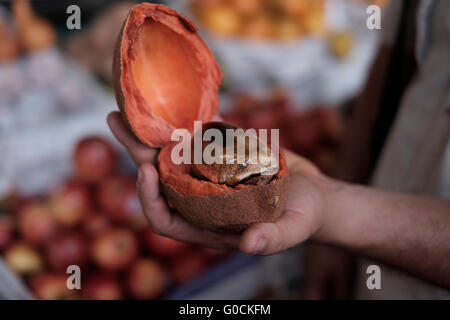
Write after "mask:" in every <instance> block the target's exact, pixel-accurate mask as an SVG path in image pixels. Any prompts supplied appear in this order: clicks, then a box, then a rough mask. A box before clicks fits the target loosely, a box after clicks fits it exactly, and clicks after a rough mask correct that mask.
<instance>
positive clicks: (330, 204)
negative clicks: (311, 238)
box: [317, 182, 450, 288]
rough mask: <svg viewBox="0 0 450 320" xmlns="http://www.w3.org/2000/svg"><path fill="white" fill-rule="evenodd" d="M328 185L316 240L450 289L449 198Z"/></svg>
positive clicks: (334, 183) (333, 183)
mask: <svg viewBox="0 0 450 320" xmlns="http://www.w3.org/2000/svg"><path fill="white" fill-rule="evenodd" d="M331 184H332V185H333V186H334V187H333V188H332V190H333V191H332V192H329V194H328V196H327V205H326V213H325V222H324V225H323V227H322V228H321V229H320V231H319V232H318V234H317V239H318V240H320V241H324V242H326V243H329V244H333V245H337V246H340V247H344V248H347V249H350V250H353V251H355V252H357V253H359V254H362V255H365V256H367V257H369V258H374V259H377V260H379V261H382V262H385V263H388V264H391V265H393V266H396V267H398V268H400V269H403V270H405V271H407V272H409V273H411V274H414V275H416V276H418V277H421V278H424V279H426V280H429V281H431V282H434V283H436V284H438V285H440V286H444V287H447V288H450V201H446V200H438V199H432V198H425V197H419V196H410V195H403V194H397V193H390V192H385V191H380V190H375V189H371V188H366V187H360V186H354V185H349V184H343V183H338V182H331Z"/></svg>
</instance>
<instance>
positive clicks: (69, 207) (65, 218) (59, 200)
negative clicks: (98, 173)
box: [50, 180, 91, 227]
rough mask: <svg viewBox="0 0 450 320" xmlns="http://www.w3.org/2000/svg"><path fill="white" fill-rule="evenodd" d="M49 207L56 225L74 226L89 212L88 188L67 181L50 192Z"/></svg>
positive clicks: (76, 182) (79, 183)
mask: <svg viewBox="0 0 450 320" xmlns="http://www.w3.org/2000/svg"><path fill="white" fill-rule="evenodd" d="M50 206H51V209H52V213H53V215H54V217H55V219H56V221H57V222H58V223H60V224H61V225H63V226H67V227H72V226H75V225H77V224H78V223H80V222H81V221H82V220H83V219H84V217H85V216H86V215H87V214H89V212H90V211H91V197H90V192H89V188H88V187H87V186H86V185H85V184H83V183H82V182H80V181H76V180H72V181H69V182H67V183H66V184H64V185H63V186H61V187H59V188H56V189H55V190H53V191H52V192H51V194H50Z"/></svg>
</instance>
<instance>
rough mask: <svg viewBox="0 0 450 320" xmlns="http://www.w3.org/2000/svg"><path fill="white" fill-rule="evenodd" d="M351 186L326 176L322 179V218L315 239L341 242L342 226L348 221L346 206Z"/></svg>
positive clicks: (331, 242)
mask: <svg viewBox="0 0 450 320" xmlns="http://www.w3.org/2000/svg"><path fill="white" fill-rule="evenodd" d="M349 188H351V186H350V185H349V184H347V183H345V182H342V181H338V180H334V179H332V178H329V177H325V178H324V179H323V181H322V190H323V194H324V201H323V209H322V220H321V224H320V227H319V228H318V230H317V232H316V233H315V234H314V235H313V239H314V240H317V241H320V242H324V243H328V244H337V243H339V240H338V239H340V235H339V234H340V233H341V231H342V226H343V224H345V222H346V219H347V218H346V217H345V212H346V210H345V209H343V208H344V207H345V203H346V198H347V194H348V189H349Z"/></svg>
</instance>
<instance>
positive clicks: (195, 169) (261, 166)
mask: <svg viewBox="0 0 450 320" xmlns="http://www.w3.org/2000/svg"><path fill="white" fill-rule="evenodd" d="M209 129H217V130H219V131H220V133H221V134H222V141H220V140H219V141H217V140H213V141H202V154H203V157H202V158H203V159H202V160H205V159H204V156H205V154H204V153H203V151H205V148H207V147H209V148H211V149H209V150H214V149H215V148H217V149H219V148H220V149H221V150H222V153H221V154H218V155H217V157H215V160H218V161H217V162H218V163H217V162H214V163H212V164H207V162H206V163H205V161H203V162H202V163H200V164H198V163H197V164H196V163H194V162H193V165H192V167H191V172H192V175H193V176H194V177H197V178H199V179H203V180H208V181H211V182H213V183H219V184H226V185H227V186H230V187H233V186H236V185H238V184H240V183H246V184H255V185H258V184H266V183H268V182H270V181H271V180H272V178H273V177H274V176H275V175H276V174H277V172H278V161H277V158H276V157H275V156H274V155H273V154H272V152H271V150H270V148H269V147H268V146H267V145H266V144H265V143H264V142H262V141H260V140H259V139H258V137H257V136H256V135H254V134H252V133H251V132H245V131H244V130H242V129H240V128H238V127H235V126H233V125H231V124H227V123H224V122H209V123H207V124H205V125H204V126H203V127H202V134H204V133H205V132H206V131H207V130H209ZM227 129H232V130H234V136H233V137H227V132H226V131H227ZM193 139H195V137H194V138H193ZM218 143H222V145H217V144H218ZM233 144H234V148H233ZM252 145H253V148H252V147H251V146H252ZM227 147H228V148H227ZM240 148H241V149H240ZM239 150H240V151H241V152H240V151H239ZM212 156H216V155H215V154H214V152H213V154H212Z"/></svg>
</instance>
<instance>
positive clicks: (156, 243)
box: [143, 228, 190, 258]
mask: <svg viewBox="0 0 450 320" xmlns="http://www.w3.org/2000/svg"><path fill="white" fill-rule="evenodd" d="M143 242H144V244H145V246H146V247H147V248H148V250H149V251H150V252H151V253H153V254H155V255H157V256H160V257H163V258H171V257H174V256H176V255H179V254H182V253H183V252H185V251H186V250H188V249H189V248H190V245H189V244H188V243H185V242H181V241H177V240H174V239H172V238H168V237H164V236H160V235H159V234H157V233H155V232H153V231H152V230H151V229H150V228H147V229H146V230H145V231H144V233H143Z"/></svg>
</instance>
